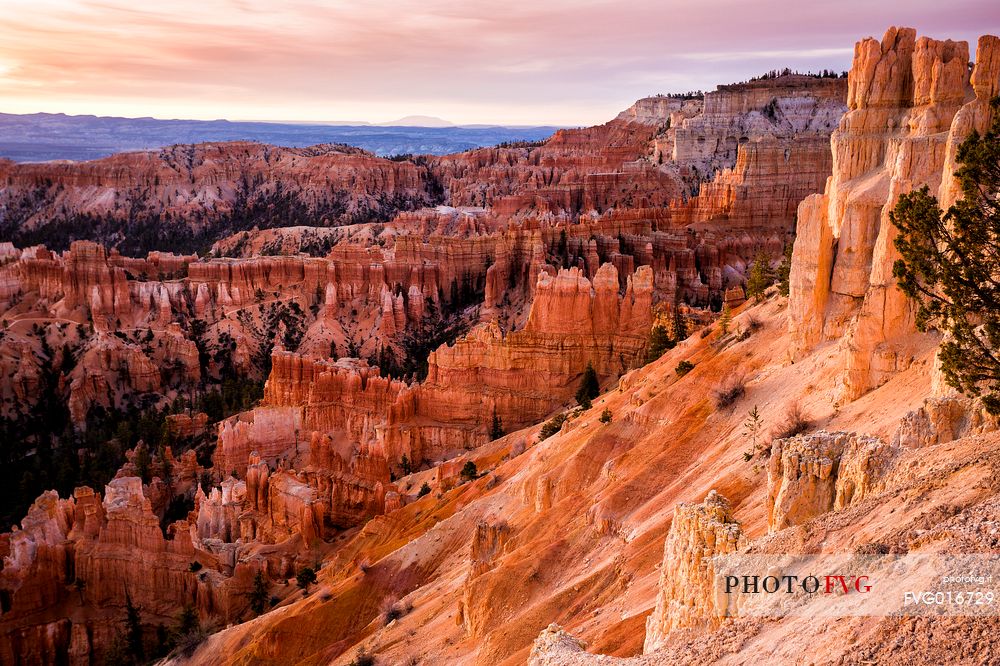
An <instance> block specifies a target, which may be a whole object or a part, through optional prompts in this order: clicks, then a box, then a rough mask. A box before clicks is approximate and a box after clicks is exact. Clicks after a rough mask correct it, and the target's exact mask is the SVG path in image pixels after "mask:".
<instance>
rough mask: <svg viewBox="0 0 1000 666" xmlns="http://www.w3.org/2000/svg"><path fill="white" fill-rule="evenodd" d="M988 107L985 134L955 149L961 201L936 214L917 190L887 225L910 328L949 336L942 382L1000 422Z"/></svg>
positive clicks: (993, 145) (994, 147)
mask: <svg viewBox="0 0 1000 666" xmlns="http://www.w3.org/2000/svg"><path fill="white" fill-rule="evenodd" d="M991 106H992V113H993V122H992V124H991V126H990V128H989V131H987V132H986V134H985V135H983V136H980V135H979V134H978V133H977V132H973V133H972V134H971V135H970V136H969V137H968V138H967V139H966V140H965V141H964V142H962V144H961V146H960V147H959V149H958V155H957V158H958V163H959V164H961V166H960V167H959V169H958V170H957V171H956V172H955V177H956V179H957V180H958V183H959V186H960V187H961V190H962V195H963V196H962V199H961V200H960V201H958V202H957V203H956V204H955V205H953V206H951V207H950V208H949V209H948V211H947V212H945V213H942V211H941V208H940V206H939V205H938V202H937V200H936V199H935V198H934V197H933V196H931V195H930V194H929V190H928V188H927V187H926V186H925V187H923V188H921V189H919V190H916V191H914V192H910V193H909V194H904V195H902V196H901V197H900V198H899V201H898V203H897V204H896V207H895V209H894V210H893V212H892V213H891V214H890V220H891V221H892V223H893V224H894V225H896V227H897V228H898V229H899V235H898V236H897V237H896V240H895V244H896V248H897V249H898V250H899V254H900V256H901V258H900V259H898V260H897V261H896V263H895V265H894V266H893V275H895V277H896V279H897V280H898V282H899V287H900V289H901V290H902V291H903V293H905V294H906V295H907V296H910V297H911V298H913V299H916V300H917V301H918V302H919V308H918V310H917V317H916V323H917V326H918V328H920V329H921V330H927V329H928V328H931V327H936V328H939V329H941V330H943V331H946V332H948V333H949V334H950V337H949V338H947V339H946V340H945V341H944V342H942V343H941V347H940V350H939V352H938V356H939V358H940V361H941V370H942V372H943V374H944V377H945V380H946V381H947V382H948V384H949V385H951V386H952V387H954V388H956V389H958V390H960V391H962V392H964V393H968V394H971V395H973V396H982V402H983V406H984V407H985V408H986V410H987V411H989V412H990V413H992V414H1000V282H998V281H997V279H996V267H997V263H996V261H997V260H996V258H997V256H1000V195H998V192H1000V98H996V99H994V100H993V103H992V105H991ZM984 393H985V395H984Z"/></svg>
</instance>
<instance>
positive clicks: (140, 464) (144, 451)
mask: <svg viewBox="0 0 1000 666" xmlns="http://www.w3.org/2000/svg"><path fill="white" fill-rule="evenodd" d="M149 465H150V458H149V447H147V446H146V443H145V442H140V443H139V445H138V446H136V447H135V470H136V472H138V473H139V477H140V478H141V479H142V482H143V483H149Z"/></svg>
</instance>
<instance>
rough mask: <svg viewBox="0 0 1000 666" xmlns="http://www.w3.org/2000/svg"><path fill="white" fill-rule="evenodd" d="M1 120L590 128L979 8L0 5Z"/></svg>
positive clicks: (20, 1)
mask: <svg viewBox="0 0 1000 666" xmlns="http://www.w3.org/2000/svg"><path fill="white" fill-rule="evenodd" d="M4 11H5V14H6V16H5V20H4V21H3V22H0V99H2V100H3V101H4V103H3V108H0V110H3V111H12V112H29V111H37V110H46V111H66V112H71V113H88V112H90V113H104V114H119V115H156V116H164V117H166V116H169V117H202V118H216V117H228V118H278V119H313V120H335V119H343V118H351V119H369V120H375V121H380V120H387V119H390V118H392V117H398V116H400V115H406V114H411V113H421V114H429V115H438V116H442V117H446V118H449V119H451V120H453V121H456V122H482V121H491V122H517V123H526V122H539V123H541V122H545V123H565V124H575V123H581V124H582V123H594V122H601V121H603V120H606V119H607V118H609V117H610V116H612V115H613V114H614V113H615V112H617V110H619V109H620V108H621V107H622V106H624V105H626V104H628V103H630V102H631V101H632V100H633V99H635V98H637V97H640V96H643V95H647V94H652V93H656V92H669V91H671V90H688V89H692V88H711V87H714V85H716V84H718V83H725V82H729V81H734V80H740V79H744V78H746V77H748V76H751V75H753V74H756V73H759V72H761V71H766V70H768V69H771V68H775V67H783V66H790V67H798V68H803V69H808V68H823V67H829V68H846V67H847V66H848V65H849V62H850V53H851V48H852V46H853V44H854V41H856V40H857V39H858V38H860V37H863V36H867V35H875V36H879V35H881V33H882V31H884V29H885V28H886V27H887V26H888V25H890V24H897V25H912V26H914V27H916V28H918V30H919V31H920V32H921V33H922V34H930V35H932V36H936V37H951V38H956V39H967V40H974V39H975V37H976V36H977V35H978V34H980V33H982V32H997V31H1000V7H998V6H996V3H995V2H992V1H984V0H957V1H956V2H952V3H949V4H948V6H945V4H944V3H941V2H938V1H937V0H912V1H910V2H905V3H904V2H893V3H881V4H879V5H878V6H874V7H873V6H872V3H870V2H867V1H864V2H862V0H842V1H841V2H839V3H838V4H837V5H836V8H835V10H831V9H830V8H829V7H828V6H820V3H799V4H797V5H790V4H788V3H784V2H782V3H778V2H763V1H759V0H758V1H748V0H742V1H736V0H710V1H708V2H702V3H699V4H698V5H697V6H691V3H687V2H680V1H679V0H673V1H670V2H662V1H660V2H656V1H653V0H637V1H635V2H632V3H627V4H626V3H621V2H611V1H605V0H582V1H581V0H575V1H570V0H550V1H549V2H544V3H543V2H538V1H537V0H532V1H530V2H529V1H526V0H508V1H506V2H499V1H497V0H484V1H481V2H457V1H454V0H423V1H416V0H394V1H391V2H361V1H358V2H351V1H341V2H330V1H324V2H321V1H319V0H316V1H311V0H280V1H275V2H265V1H262V0H221V1H212V0H174V1H173V2H170V3H163V4H162V5H161V6H158V7H151V8H144V9H135V8H134V3H132V2H129V1H126V0H102V1H100V2H98V1H86V0H78V1H73V0H7V2H5V10H4Z"/></svg>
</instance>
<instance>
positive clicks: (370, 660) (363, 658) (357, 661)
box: [351, 648, 375, 666]
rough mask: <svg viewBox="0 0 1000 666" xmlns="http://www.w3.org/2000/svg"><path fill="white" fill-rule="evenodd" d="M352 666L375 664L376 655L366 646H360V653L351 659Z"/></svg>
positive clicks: (373, 665)
mask: <svg viewBox="0 0 1000 666" xmlns="http://www.w3.org/2000/svg"><path fill="white" fill-rule="evenodd" d="M351 666H375V655H373V654H371V653H370V652H368V650H366V649H364V648H358V653H357V654H356V655H355V656H354V660H353V661H351Z"/></svg>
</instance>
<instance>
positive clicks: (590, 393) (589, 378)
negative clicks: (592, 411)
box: [576, 361, 601, 406]
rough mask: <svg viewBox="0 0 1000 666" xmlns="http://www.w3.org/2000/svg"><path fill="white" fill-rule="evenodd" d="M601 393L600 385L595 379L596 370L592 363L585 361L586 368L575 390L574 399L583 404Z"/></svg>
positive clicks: (588, 402)
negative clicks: (578, 386)
mask: <svg viewBox="0 0 1000 666" xmlns="http://www.w3.org/2000/svg"><path fill="white" fill-rule="evenodd" d="M599 395H601V385H600V382H598V381H597V371H596V370H594V365H593V364H592V363H590V362H589V361H588V362H587V369H586V370H584V371H583V378H582V379H580V388H579V389H577V391H576V401H577V402H578V403H580V405H581V406H583V404H584V403H587V404H588V405H589V404H590V401H591V400H593V399H594V398H596V397H597V396H599Z"/></svg>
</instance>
